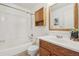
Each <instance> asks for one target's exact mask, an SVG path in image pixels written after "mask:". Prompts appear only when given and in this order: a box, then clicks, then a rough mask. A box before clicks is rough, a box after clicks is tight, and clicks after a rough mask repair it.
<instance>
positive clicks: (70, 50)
mask: <svg viewBox="0 0 79 59" xmlns="http://www.w3.org/2000/svg"><path fill="white" fill-rule="evenodd" d="M39 41H40V43H39V44H40V48H39V55H40V56H79V42H74V41H72V40H70V39H69V38H67V37H66V38H57V37H56V36H45V37H40V38H39Z"/></svg>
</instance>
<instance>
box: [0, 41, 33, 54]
mask: <svg viewBox="0 0 79 59" xmlns="http://www.w3.org/2000/svg"><path fill="white" fill-rule="evenodd" d="M32 43H33V42H31V41H29V42H28V41H27V42H23V43H19V44H18V43H17V44H16V43H15V42H14V44H13V43H9V44H4V45H0V56H14V55H16V54H18V53H21V52H22V51H25V50H27V48H28V47H29V46H30V45H32Z"/></svg>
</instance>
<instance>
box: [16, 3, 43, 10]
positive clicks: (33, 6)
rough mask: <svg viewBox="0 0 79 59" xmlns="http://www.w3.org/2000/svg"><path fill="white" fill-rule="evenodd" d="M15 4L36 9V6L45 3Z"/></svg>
mask: <svg viewBox="0 0 79 59" xmlns="http://www.w3.org/2000/svg"><path fill="white" fill-rule="evenodd" d="M15 4H16V5H17V6H20V7H22V8H24V9H27V10H34V8H35V7H37V6H39V5H42V4H44V3H15Z"/></svg>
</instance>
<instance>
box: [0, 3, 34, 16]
mask: <svg viewBox="0 0 79 59" xmlns="http://www.w3.org/2000/svg"><path fill="white" fill-rule="evenodd" d="M0 5H2V6H6V7H9V8H13V9H16V10H19V11H21V12H25V13H29V14H31V15H34V14H32V13H30V12H27V11H25V10H22V9H19V8H15V7H11V6H8V5H5V4H2V3H0Z"/></svg>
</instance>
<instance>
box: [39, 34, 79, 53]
mask: <svg viewBox="0 0 79 59" xmlns="http://www.w3.org/2000/svg"><path fill="white" fill-rule="evenodd" d="M38 39H41V40H44V41H47V42H50V43H52V44H55V45H58V46H61V47H64V48H67V49H70V50H73V51H76V52H79V41H73V40H70V38H69V37H62V38H57V37H56V36H52V35H48V36H41V37H38Z"/></svg>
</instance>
